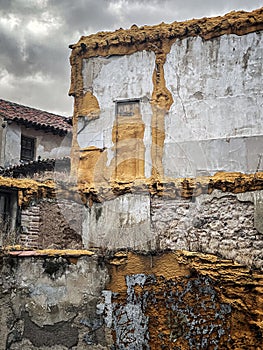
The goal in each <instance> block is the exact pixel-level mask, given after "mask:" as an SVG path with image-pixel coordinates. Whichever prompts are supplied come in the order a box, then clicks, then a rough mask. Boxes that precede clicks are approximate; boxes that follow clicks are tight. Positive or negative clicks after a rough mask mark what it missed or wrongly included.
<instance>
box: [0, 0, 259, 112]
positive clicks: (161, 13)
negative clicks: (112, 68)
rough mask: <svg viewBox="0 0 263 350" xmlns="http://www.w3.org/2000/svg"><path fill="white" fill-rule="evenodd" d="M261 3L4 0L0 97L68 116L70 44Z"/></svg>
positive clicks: (1, 9) (0, 33)
mask: <svg viewBox="0 0 263 350" xmlns="http://www.w3.org/2000/svg"><path fill="white" fill-rule="evenodd" d="M261 6H262V0H250V1H247V0H232V1H211V0H96V1H93V0H75V1H73V0H0V97H1V98H4V99H8V100H12V101H15V102H18V103H22V104H26V105H31V106H33V107H36V108H42V109H46V110H48V111H51V112H52V111H53V112H57V113H61V114H64V115H69V114H71V113H72V98H70V97H68V96H67V93H68V88H69V84H70V66H69V56H70V49H69V48H68V46H69V44H73V43H76V42H77V41H78V39H79V38H80V36H81V35H89V34H91V33H95V32H97V31H103V30H115V29H118V28H120V27H122V28H129V27H130V26H131V25H132V24H134V23H135V24H137V25H139V26H140V25H144V24H158V23H160V22H173V21H175V20H176V21H180V20H185V19H191V18H199V17H208V16H216V15H223V14H225V13H227V12H229V11H232V10H240V9H244V10H252V9H255V8H259V7H261Z"/></svg>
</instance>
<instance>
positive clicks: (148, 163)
mask: <svg viewBox="0 0 263 350" xmlns="http://www.w3.org/2000/svg"><path fill="white" fill-rule="evenodd" d="M262 29H263V8H261V9H259V10H256V11H253V12H251V13H246V12H243V11H241V12H233V13H230V14H228V15H226V16H224V17H216V18H204V19H200V20H192V21H187V22H182V23H177V22H174V23H172V24H161V25H158V26H154V27H148V26H145V27H141V28H138V27H137V26H135V25H134V26H132V27H131V28H130V29H129V30H122V29H120V30H117V31H115V32H112V33H98V34H95V35H91V36H88V37H82V38H81V39H80V41H79V42H78V43H77V44H75V45H72V46H71V48H72V55H71V65H72V79H71V89H70V94H71V95H73V96H74V99H75V108H74V117H73V144H72V151H71V177H70V179H67V181H65V182H63V181H62V180H61V179H60V181H57V182H56V183H55V182H53V181H50V180H49V181H45V182H41V181H33V180H28V179H8V178H0V186H1V187H2V188H3V189H4V190H5V192H6V193H7V192H8V191H11V190H12V189H15V190H16V191H17V195H18V199H19V200H18V203H17V205H18V206H19V207H21V208H23V213H24V214H25V217H24V218H23V220H24V222H25V221H27V218H28V220H29V221H30V220H31V221H30V222H32V223H34V224H33V225H32V228H33V236H34V237H33V240H34V241H33V243H32V242H29V243H30V244H27V248H31V249H32V248H35V247H36V248H39V249H35V250H28V249H27V250H26V249H25V246H26V244H25V243H24V242H25V239H28V238H30V237H32V235H31V236H30V234H29V235H28V236H26V235H24V236H22V240H20V243H22V246H21V245H20V246H18V247H6V248H5V249H4V251H3V252H2V254H1V256H0V271H1V273H0V276H1V277H0V308H1V312H0V320H1V331H0V332H1V336H0V348H1V349H2V348H3V349H6V350H7V349H8V350H20V349H27V350H37V349H40V350H47V349H51V350H66V349H71V350H86V349H88V350H91V349H92V350H106V349H108V350H114V349H116V350H124V349H129V350H135V349H136V350H145V349H157V350H159V349H167V350H168V349H173V350H193V349H194V350H204V349H205V350H212V349H213V350H225V349H229V350H230V349H231V350H232V349H235V350H240V349H244V350H246V349H251V350H252V349H253V350H254V349H255V350H261V349H262V343H263V337H262V335H263V273H262V267H263V251H262V249H263V219H262V217H263V215H262V208H263V204H262V203H263V171H262V170H263V169H262V140H263V136H262V131H263V127H262V125H263V124H262V119H263V115H262V102H263V101H262V99H263V97H262V96H263V95H262V61H263V60H262V56H263V45H262V44H263V43H262ZM29 227H30V225H29ZM36 227H38V230H39V231H38V234H35V232H36V231H34V228H36ZM31 233H32V232H31ZM23 240H24V241H23ZM27 243H28V242H27ZM34 244H35V245H34ZM44 248H52V249H44ZM72 248H75V249H76V250H73V249H72Z"/></svg>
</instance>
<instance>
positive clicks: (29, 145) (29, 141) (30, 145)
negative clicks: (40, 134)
mask: <svg viewBox="0 0 263 350" xmlns="http://www.w3.org/2000/svg"><path fill="white" fill-rule="evenodd" d="M34 158H35V139H34V138H32V137H26V136H23V135H22V136H21V157H20V159H21V160H23V161H30V160H34Z"/></svg>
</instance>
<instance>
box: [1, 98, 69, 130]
mask: <svg viewBox="0 0 263 350" xmlns="http://www.w3.org/2000/svg"><path fill="white" fill-rule="evenodd" d="M0 116H2V117H3V118H5V119H6V120H13V121H15V122H17V123H21V124H25V125H27V126H31V127H33V128H36V129H45V130H47V131H50V132H53V133H62V134H65V133H68V132H71V125H70V119H69V118H66V117H63V116H61V115H57V114H53V113H49V112H45V111H42V110H39V109H35V108H32V107H27V106H23V105H20V104H17V103H14V102H10V101H6V100H2V99H0Z"/></svg>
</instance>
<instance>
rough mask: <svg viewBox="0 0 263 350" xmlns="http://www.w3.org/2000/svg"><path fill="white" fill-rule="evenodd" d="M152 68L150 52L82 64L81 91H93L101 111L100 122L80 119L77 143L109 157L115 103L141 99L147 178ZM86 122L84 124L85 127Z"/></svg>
mask: <svg viewBox="0 0 263 350" xmlns="http://www.w3.org/2000/svg"><path fill="white" fill-rule="evenodd" d="M154 68H155V54H154V53H153V52H147V51H142V52H136V53H134V54H131V55H126V56H110V57H107V58H104V57H95V58H89V59H87V60H84V62H83V72H82V74H83V84H84V92H87V91H92V92H93V94H94V95H95V96H96V98H97V100H98V102H99V106H100V109H101V113H100V117H99V119H96V120H92V121H89V122H87V121H85V120H84V119H83V118H80V120H79V125H78V130H79V131H80V130H81V131H80V132H79V135H78V143H79V145H80V147H81V148H84V147H89V146H95V147H99V148H107V149H108V158H111V157H112V153H111V150H110V148H111V147H112V146H113V143H112V127H113V124H114V121H115V118H116V116H115V103H114V101H115V100H122V99H134V98H142V99H143V101H142V102H141V113H142V119H143V122H144V123H145V135H144V144H145V147H146V152H145V153H146V155H145V158H146V176H150V173H151V158H150V141H151V129H150V125H151V114H152V110H151V106H150V103H149V100H150V99H151V96H152V91H153V82H152V76H153V71H154ZM85 123H86V124H85Z"/></svg>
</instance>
